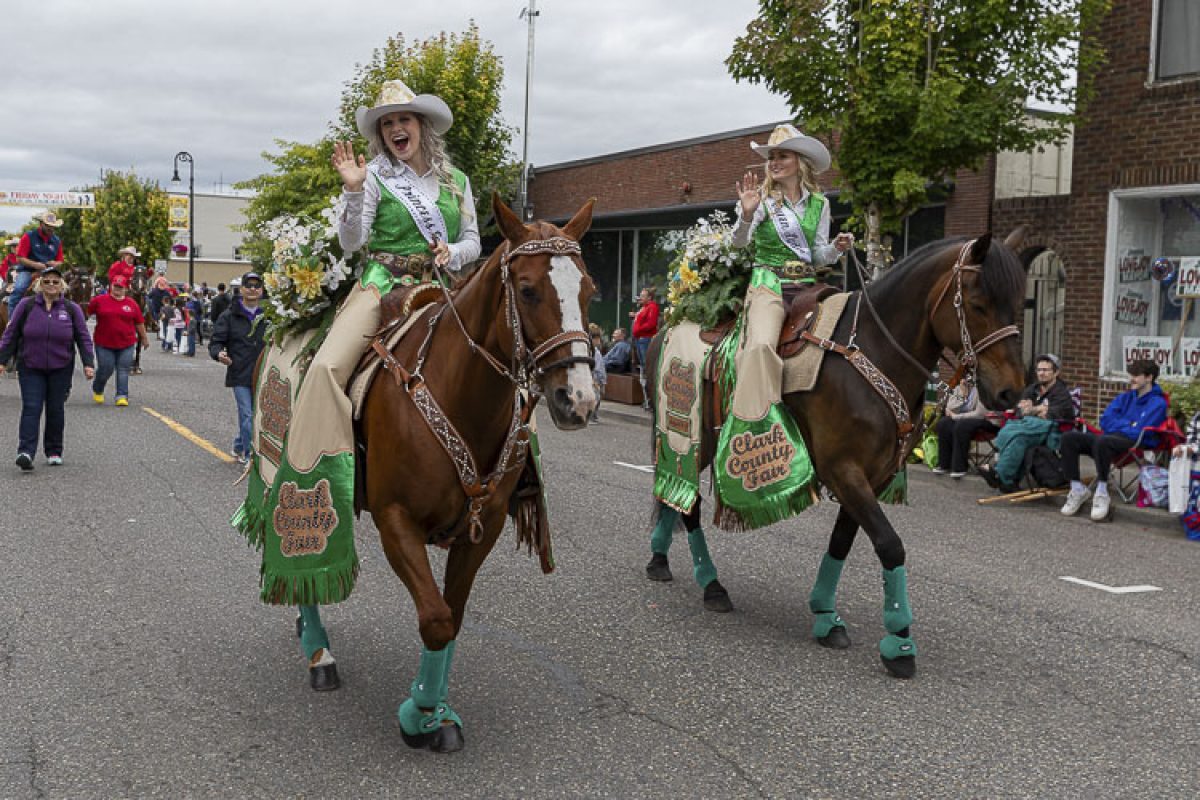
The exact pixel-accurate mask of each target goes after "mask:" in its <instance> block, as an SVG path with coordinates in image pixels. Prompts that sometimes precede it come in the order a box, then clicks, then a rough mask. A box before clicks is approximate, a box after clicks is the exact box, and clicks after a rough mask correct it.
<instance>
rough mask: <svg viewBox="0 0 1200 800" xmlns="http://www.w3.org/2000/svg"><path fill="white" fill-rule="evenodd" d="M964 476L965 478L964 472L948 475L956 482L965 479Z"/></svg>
mask: <svg viewBox="0 0 1200 800" xmlns="http://www.w3.org/2000/svg"><path fill="white" fill-rule="evenodd" d="M966 476H967V473H965V472H951V473H950V477H951V478H954V479H955V480H958V479H959V478H965V477H966Z"/></svg>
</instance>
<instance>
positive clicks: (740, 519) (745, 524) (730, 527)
mask: <svg viewBox="0 0 1200 800" xmlns="http://www.w3.org/2000/svg"><path fill="white" fill-rule="evenodd" d="M817 501H818V498H817V493H816V489H815V483H809V484H808V485H806V486H802V487H801V488H799V489H797V490H796V491H795V492H793V493H792V494H790V495H789V496H787V497H775V498H772V499H770V500H766V501H763V502H760V503H757V504H755V506H754V507H753V508H744V509H735V508H732V507H730V506H727V505H725V504H724V503H722V502H721V500H720V498H719V497H718V498H717V510H716V512H715V513H714V514H713V521H714V522H715V523H716V524H717V527H718V528H720V529H721V530H724V531H752V530H754V529H755V528H763V527H766V526H767V525H773V524H775V523H776V522H782V521H784V520H785V519H791V518H792V517H794V516H796V515H797V514H799V513H800V512H802V511H805V510H806V509H808V508H810V507H812V506H813V505H815V504H816V503H817Z"/></svg>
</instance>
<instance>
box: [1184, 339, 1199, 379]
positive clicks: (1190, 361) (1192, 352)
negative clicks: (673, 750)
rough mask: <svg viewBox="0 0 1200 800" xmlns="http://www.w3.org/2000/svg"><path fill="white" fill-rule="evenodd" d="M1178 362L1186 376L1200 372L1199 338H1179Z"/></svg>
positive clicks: (1192, 375)
mask: <svg viewBox="0 0 1200 800" xmlns="http://www.w3.org/2000/svg"><path fill="white" fill-rule="evenodd" d="M1179 363H1180V364H1182V365H1183V374H1184V375H1186V376H1187V377H1189V378H1191V377H1195V376H1196V375H1198V374H1200V339H1196V338H1193V337H1190V336H1188V337H1184V338H1183V339H1180V340H1179Z"/></svg>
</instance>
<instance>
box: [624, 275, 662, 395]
mask: <svg viewBox="0 0 1200 800" xmlns="http://www.w3.org/2000/svg"><path fill="white" fill-rule="evenodd" d="M637 304H638V310H637V311H630V312H629V316H631V317H633V332H632V333H633V346H634V348H635V349H636V350H637V355H638V364H639V365H640V366H641V369H642V374H643V375H644V374H646V348H648V347H649V346H650V340H651V339H653V338H654V334H656V333H658V303H656V302H654V290H653V289H651V288H650V287H649V286H647V287H646V288H645V289H642V291H641V293H640V294H639V295H638V299H637Z"/></svg>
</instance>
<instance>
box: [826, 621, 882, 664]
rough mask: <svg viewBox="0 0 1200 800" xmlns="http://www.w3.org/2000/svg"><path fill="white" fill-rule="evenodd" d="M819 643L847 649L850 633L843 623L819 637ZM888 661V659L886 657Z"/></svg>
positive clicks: (833, 647) (837, 648)
mask: <svg viewBox="0 0 1200 800" xmlns="http://www.w3.org/2000/svg"><path fill="white" fill-rule="evenodd" d="M817 644H819V645H821V647H828V648H829V649H831V650H846V649H848V648H849V647H850V634H848V633H846V629H845V628H844V627H842V626H841V625H838V626H837V627H834V628H830V629H829V633H827V634H825V635H824V636H818V637H817ZM885 663H886V659H885Z"/></svg>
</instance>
